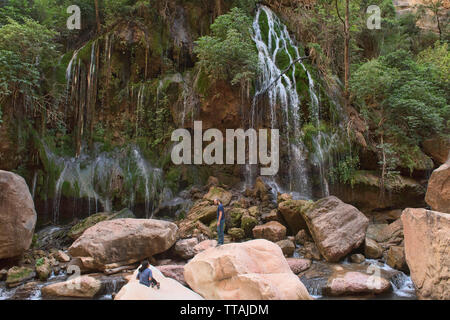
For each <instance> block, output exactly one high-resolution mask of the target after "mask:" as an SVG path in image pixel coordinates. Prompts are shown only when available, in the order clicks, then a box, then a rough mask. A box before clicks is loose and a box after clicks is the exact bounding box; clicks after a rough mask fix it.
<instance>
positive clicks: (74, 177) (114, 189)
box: [46, 146, 171, 224]
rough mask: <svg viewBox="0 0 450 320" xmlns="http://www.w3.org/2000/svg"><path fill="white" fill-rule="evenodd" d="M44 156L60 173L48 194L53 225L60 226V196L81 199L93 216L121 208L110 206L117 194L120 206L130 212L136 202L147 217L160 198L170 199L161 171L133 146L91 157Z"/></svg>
mask: <svg viewBox="0 0 450 320" xmlns="http://www.w3.org/2000/svg"><path fill="white" fill-rule="evenodd" d="M46 155H47V159H48V161H49V163H51V166H52V167H55V168H57V169H58V172H60V173H59V176H58V177H57V179H56V183H55V191H54V194H53V196H51V195H49V198H53V223H54V224H58V223H60V221H59V220H60V219H59V218H60V211H61V207H60V204H61V199H62V198H63V197H65V198H73V199H84V200H85V201H87V203H88V212H89V213H95V212H99V211H100V210H102V211H107V212H112V211H114V210H120V209H122V208H121V207H114V202H115V199H116V197H118V196H119V195H120V196H123V197H124V198H125V199H126V201H127V203H121V204H120V205H121V206H124V207H125V206H127V207H129V208H130V209H131V210H133V211H136V205H137V203H143V204H144V210H143V211H144V215H145V217H147V218H150V217H151V213H152V212H153V210H154V209H155V207H156V206H158V204H159V200H160V198H161V195H164V200H166V199H167V198H170V197H171V193H170V192H169V191H168V189H165V188H164V181H163V172H162V170H161V169H160V168H155V167H154V166H152V165H151V164H150V163H149V162H148V161H147V160H146V159H145V158H144V156H143V155H142V153H141V151H140V149H139V148H137V147H136V146H131V147H129V148H128V149H127V148H124V149H122V150H114V151H111V152H106V151H103V152H102V151H100V150H96V151H94V152H93V153H92V155H91V154H90V153H85V152H83V151H82V152H81V154H80V156H78V157H63V156H58V155H56V154H54V153H53V152H51V151H50V150H49V149H48V148H46ZM168 193H169V194H168ZM135 213H136V212H135Z"/></svg>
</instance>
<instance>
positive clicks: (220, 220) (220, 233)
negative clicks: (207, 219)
mask: <svg viewBox="0 0 450 320" xmlns="http://www.w3.org/2000/svg"><path fill="white" fill-rule="evenodd" d="M214 204H215V205H216V206H217V238H218V239H217V245H218V246H220V245H222V244H223V237H224V229H225V210H224V209H223V205H222V202H221V201H220V200H219V199H214Z"/></svg>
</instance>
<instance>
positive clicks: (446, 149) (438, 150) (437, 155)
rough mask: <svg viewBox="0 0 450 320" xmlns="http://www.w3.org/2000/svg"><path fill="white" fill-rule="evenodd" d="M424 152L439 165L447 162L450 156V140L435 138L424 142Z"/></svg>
mask: <svg viewBox="0 0 450 320" xmlns="http://www.w3.org/2000/svg"><path fill="white" fill-rule="evenodd" d="M423 150H424V151H425V153H426V154H428V155H429V156H431V157H432V158H433V160H434V161H436V162H437V163H438V164H443V163H445V162H446V161H447V159H448V158H449V154H450V140H449V139H444V138H441V137H433V138H430V139H427V140H424V141H423Z"/></svg>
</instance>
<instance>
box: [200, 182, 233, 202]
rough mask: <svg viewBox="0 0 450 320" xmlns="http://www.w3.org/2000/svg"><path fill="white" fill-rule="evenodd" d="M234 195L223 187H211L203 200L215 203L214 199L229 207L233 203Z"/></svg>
mask: <svg viewBox="0 0 450 320" xmlns="http://www.w3.org/2000/svg"><path fill="white" fill-rule="evenodd" d="M231 197H232V194H231V192H230V191H227V190H225V189H223V188H221V187H215V186H213V187H211V188H209V191H208V193H207V194H205V195H204V196H203V199H205V200H209V201H213V200H214V199H219V200H220V201H222V204H223V205H224V206H227V205H228V204H229V203H230V201H231Z"/></svg>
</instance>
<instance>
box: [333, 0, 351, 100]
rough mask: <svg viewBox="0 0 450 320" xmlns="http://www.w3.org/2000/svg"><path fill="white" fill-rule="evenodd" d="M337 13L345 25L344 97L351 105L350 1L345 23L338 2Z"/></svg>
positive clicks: (348, 1)
mask: <svg viewBox="0 0 450 320" xmlns="http://www.w3.org/2000/svg"><path fill="white" fill-rule="evenodd" d="M335 5H336V13H337V15H338V17H339V19H340V20H341V22H342V25H343V32H344V87H345V92H344V97H345V103H346V105H347V107H348V105H349V79H350V0H345V21H344V20H343V19H342V17H341V15H340V13H339V7H338V2H337V0H335Z"/></svg>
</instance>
